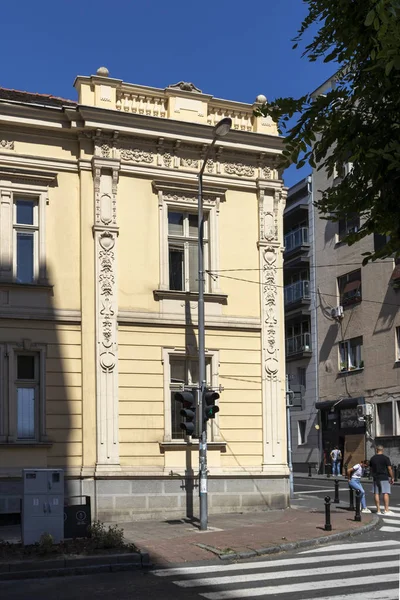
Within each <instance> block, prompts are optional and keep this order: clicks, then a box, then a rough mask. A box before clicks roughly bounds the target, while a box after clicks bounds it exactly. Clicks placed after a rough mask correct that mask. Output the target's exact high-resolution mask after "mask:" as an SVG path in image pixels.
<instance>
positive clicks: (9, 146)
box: [0, 140, 14, 150]
mask: <svg viewBox="0 0 400 600" xmlns="http://www.w3.org/2000/svg"><path fill="white" fill-rule="evenodd" d="M1 148H4V149H5V150H14V142H12V141H10V140H0V149H1Z"/></svg>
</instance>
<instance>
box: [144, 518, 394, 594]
mask: <svg viewBox="0 0 400 600" xmlns="http://www.w3.org/2000/svg"><path fill="white" fill-rule="evenodd" d="M398 514H399V517H400V510H399V513H398ZM397 531H400V529H398V530H397ZM399 567H400V539H392V540H387V539H385V540H379V541H374V542H372V541H370V542H359V543H351V542H346V543H343V544H335V545H331V546H322V547H319V548H315V549H313V550H307V551H304V552H301V553H299V554H297V555H296V556H291V557H289V558H277V559H268V560H260V561H253V562H246V563H234V564H226V565H225V564H224V565H201V566H196V567H178V568H171V569H158V570H156V571H153V574H154V575H155V576H157V577H167V578H168V580H169V581H172V582H173V583H174V584H175V585H176V586H178V587H180V588H186V589H189V588H190V589H191V590H192V591H194V592H196V593H197V594H198V595H199V596H200V597H202V598H206V599H207V600H231V599H244V598H270V597H274V598H275V597H279V598H281V600H283V599H287V600H294V599H296V600H310V599H318V600H375V599H376V600H398V599H399V590H400V588H399Z"/></svg>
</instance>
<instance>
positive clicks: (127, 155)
mask: <svg viewBox="0 0 400 600" xmlns="http://www.w3.org/2000/svg"><path fill="white" fill-rule="evenodd" d="M121 160H127V161H133V162H137V163H140V162H143V163H152V162H153V160H154V154H153V152H144V150H139V149H138V148H122V149H121Z"/></svg>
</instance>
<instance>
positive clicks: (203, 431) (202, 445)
mask: <svg viewBox="0 0 400 600" xmlns="http://www.w3.org/2000/svg"><path fill="white" fill-rule="evenodd" d="M215 141H216V138H215V137H214V139H213V140H212V142H211V144H210V145H209V146H208V148H207V151H206V154H205V156H204V160H203V164H202V167H201V169H200V172H199V176H198V177H199V187H198V207H197V223H198V262H199V273H198V279H199V300H198V307H197V310H198V338H199V339H198V349H199V388H198V393H199V396H198V411H199V412H198V415H199V418H198V423H199V438H200V439H199V480H200V481H199V483H200V485H199V496H200V530H201V531H206V530H207V526H208V498H207V423H204V422H203V397H204V390H205V387H206V356H205V346H206V343H205V323H204V322H205V318H204V284H205V279H204V276H205V273H204V215H203V173H204V169H205V166H206V164H207V159H208V156H209V153H210V150H211V148H212V147H213V145H214V144H215Z"/></svg>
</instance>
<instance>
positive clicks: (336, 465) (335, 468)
mask: <svg viewBox="0 0 400 600" xmlns="http://www.w3.org/2000/svg"><path fill="white" fill-rule="evenodd" d="M341 460H342V453H341V452H340V450H339V448H338V447H337V446H335V447H334V449H333V450H332V452H331V461H332V475H341V468H340V461H341Z"/></svg>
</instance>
